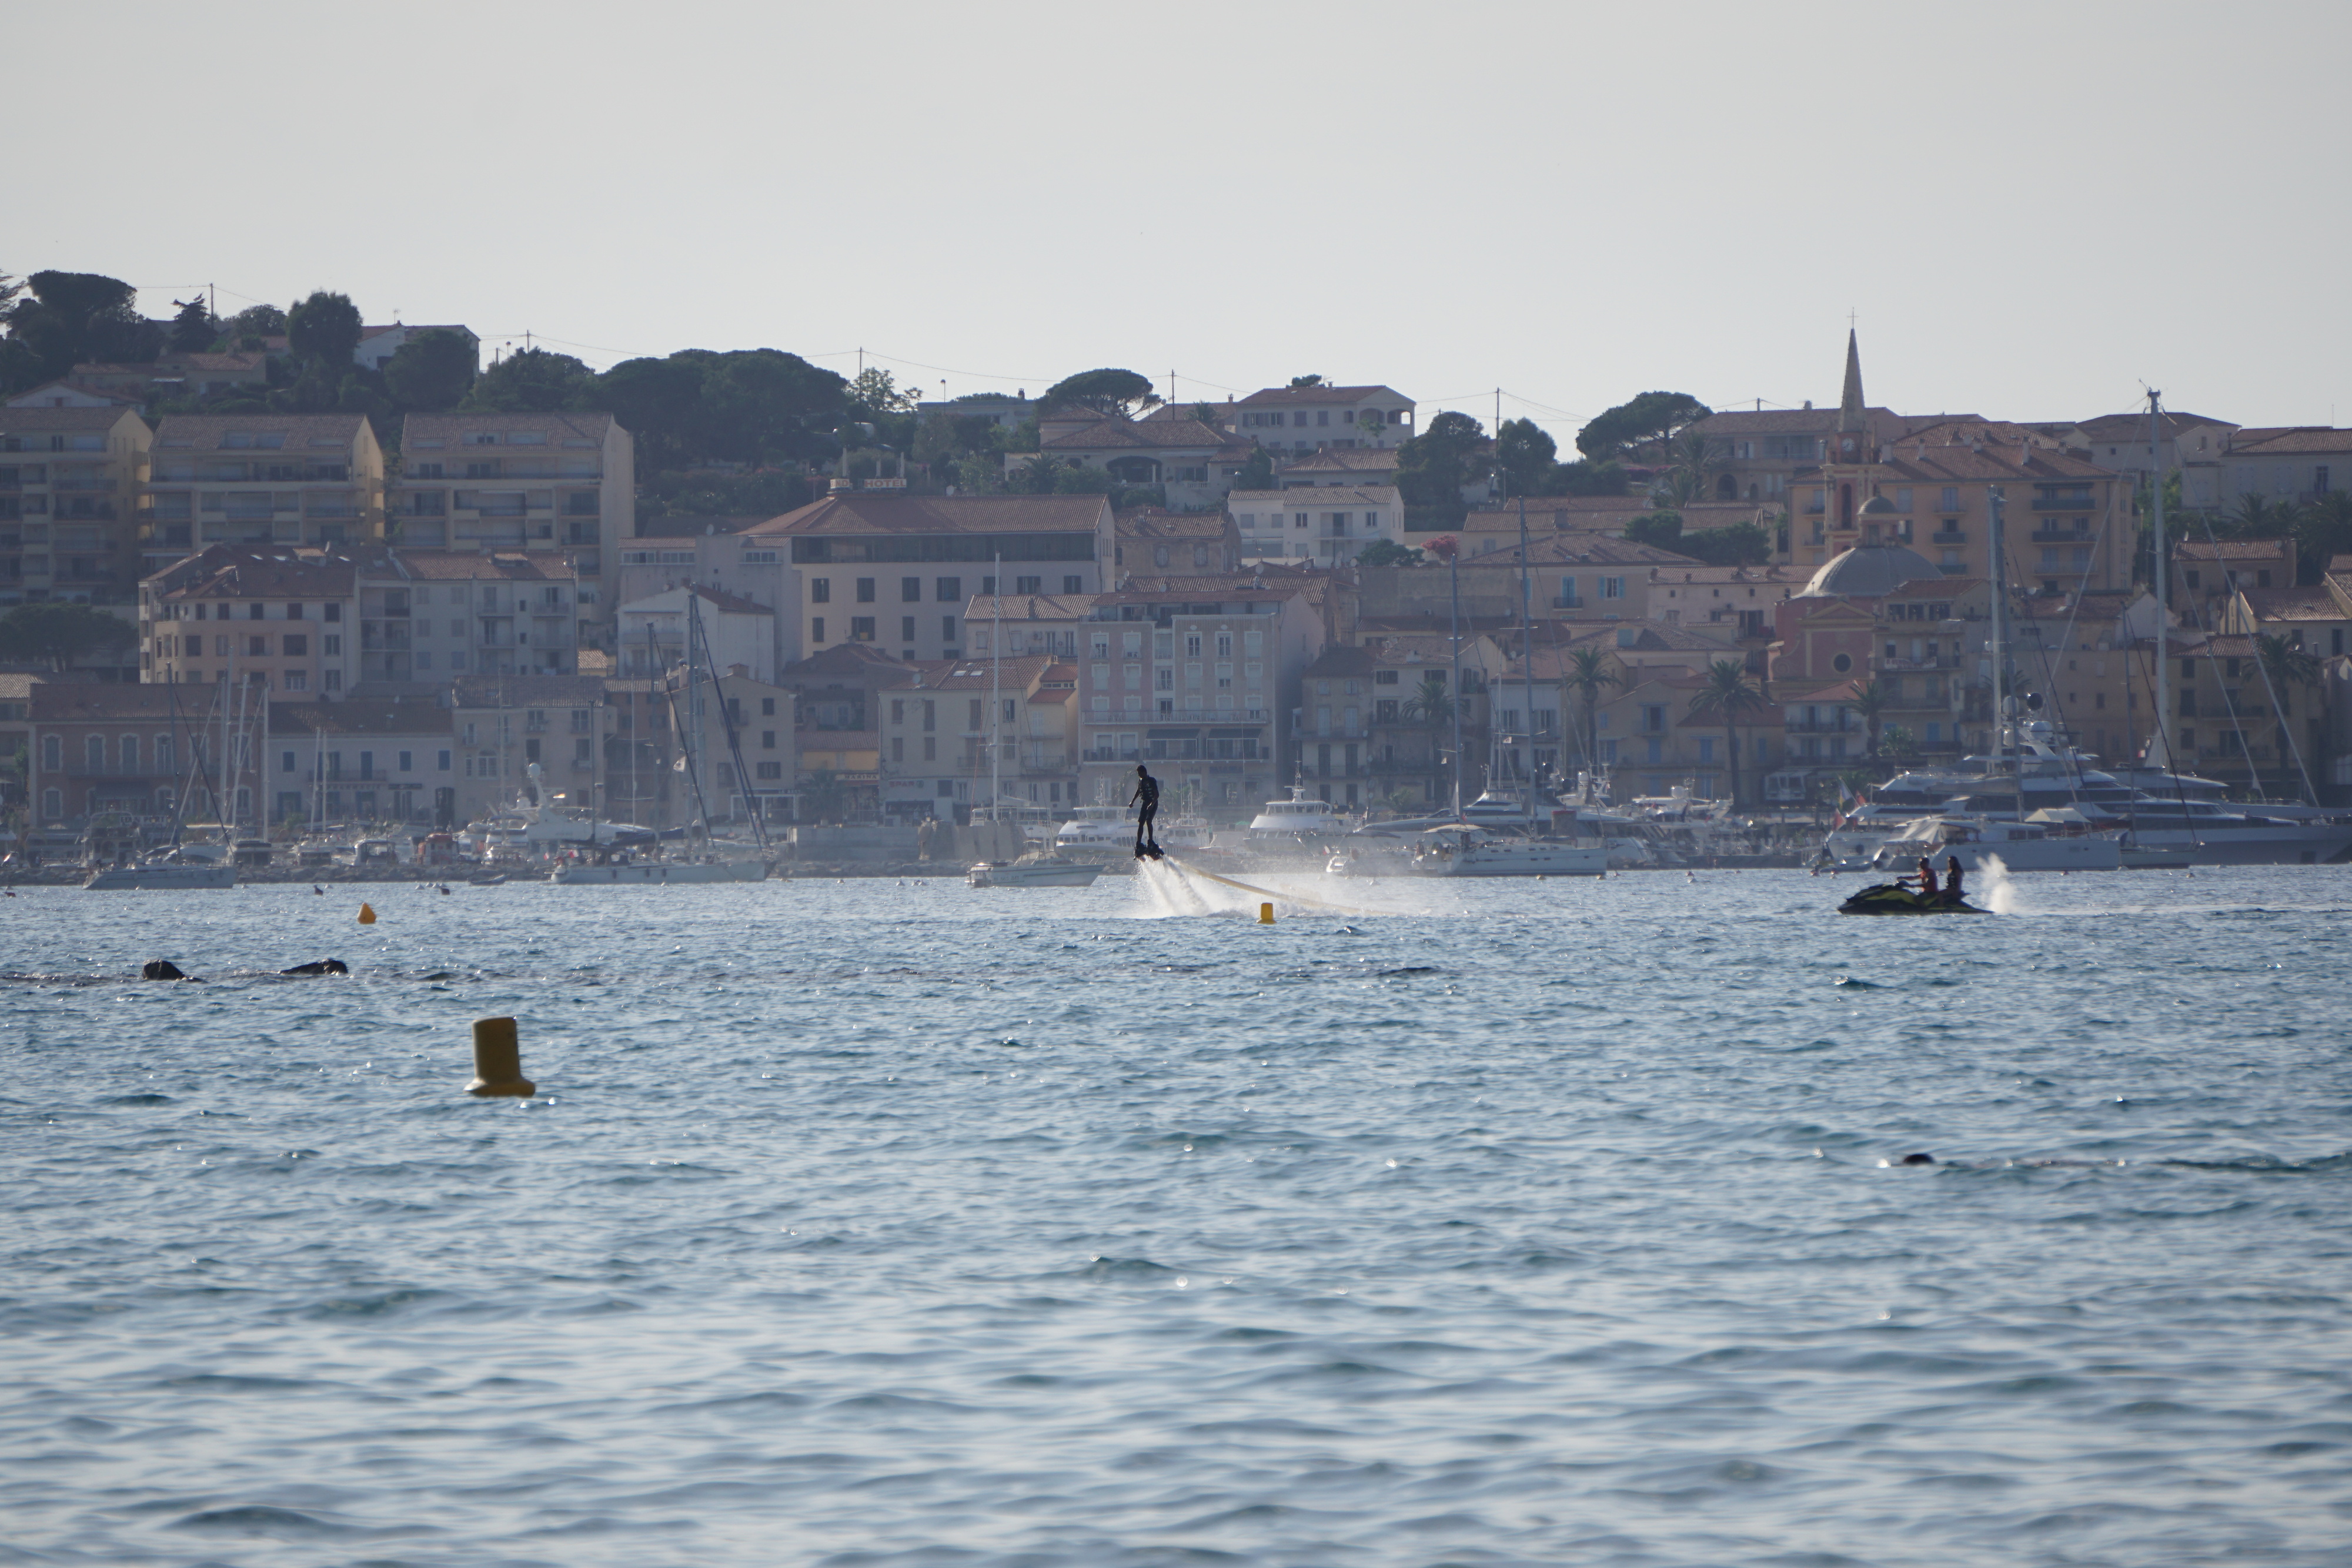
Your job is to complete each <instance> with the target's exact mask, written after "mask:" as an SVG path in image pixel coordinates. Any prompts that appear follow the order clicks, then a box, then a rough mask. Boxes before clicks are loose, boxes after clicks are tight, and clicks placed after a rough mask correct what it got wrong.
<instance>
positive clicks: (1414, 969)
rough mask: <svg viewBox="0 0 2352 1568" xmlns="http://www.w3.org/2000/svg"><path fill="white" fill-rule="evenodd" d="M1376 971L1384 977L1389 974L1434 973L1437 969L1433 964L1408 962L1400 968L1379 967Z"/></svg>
mask: <svg viewBox="0 0 2352 1568" xmlns="http://www.w3.org/2000/svg"><path fill="white" fill-rule="evenodd" d="M1377 972H1378V974H1379V975H1380V977H1381V978H1383V979H1385V978H1387V977H1389V976H1391V975H1434V974H1436V973H1437V972H1438V970H1437V966H1436V965H1434V964H1408V965H1406V966H1405V967H1403V968H1402V969H1381V970H1379V971H1377Z"/></svg>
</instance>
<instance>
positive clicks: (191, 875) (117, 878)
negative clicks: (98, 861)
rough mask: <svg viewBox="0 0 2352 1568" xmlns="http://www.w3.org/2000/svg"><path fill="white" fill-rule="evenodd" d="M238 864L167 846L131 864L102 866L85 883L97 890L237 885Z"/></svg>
mask: <svg viewBox="0 0 2352 1568" xmlns="http://www.w3.org/2000/svg"><path fill="white" fill-rule="evenodd" d="M82 886H83V887H85V888H87V889H89V890H90V891H91V892H94V893H128V892H140V893H185V892H190V891H193V890H195V889H199V888H215V887H235V886H236V866H234V865H232V864H230V863H229V862H226V861H214V860H199V859H196V858H194V857H192V856H188V855H184V854H182V853H181V852H179V851H177V850H165V851H163V852H160V853H158V854H154V855H151V856H149V857H148V858H147V859H145V860H143V861H139V862H135V863H133V864H131V865H112V866H103V867H101V868H100V869H99V870H97V871H95V872H92V873H90V876H89V881H87V882H85V883H82Z"/></svg>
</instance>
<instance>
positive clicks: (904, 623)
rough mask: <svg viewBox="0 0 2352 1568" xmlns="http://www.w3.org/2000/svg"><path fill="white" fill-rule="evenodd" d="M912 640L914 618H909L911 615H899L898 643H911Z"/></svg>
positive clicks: (913, 637)
mask: <svg viewBox="0 0 2352 1568" xmlns="http://www.w3.org/2000/svg"><path fill="white" fill-rule="evenodd" d="M914 640H915V618H914V617H913V616H911V615H901V616H899V617H898V641H900V642H901V643H911V642H913V641H914Z"/></svg>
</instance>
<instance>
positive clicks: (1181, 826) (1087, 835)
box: [1054, 806, 1211, 853]
mask: <svg viewBox="0 0 2352 1568" xmlns="http://www.w3.org/2000/svg"><path fill="white" fill-rule="evenodd" d="M1152 831H1153V833H1154V834H1155V835H1156V836H1157V838H1158V839H1159V841H1160V848H1162V849H1167V850H1197V849H1200V848H1202V846H1203V845H1205V844H1207V843H1208V841H1209V835H1210V831H1211V830H1210V827H1209V824H1208V821H1206V820H1205V819H1203V818H1201V817H1171V818H1170V819H1168V820H1167V821H1164V822H1155V823H1153V824H1152ZM1054 848H1055V850H1058V851H1069V850H1087V851H1094V852H1112V851H1116V852H1120V853H1126V852H1131V851H1132V850H1133V849H1134V848H1135V813H1134V811H1133V810H1132V809H1131V808H1129V807H1126V806H1080V807H1078V808H1077V809H1076V811H1074V812H1073V813H1072V815H1071V816H1070V819H1069V820H1068V821H1066V822H1064V823H1063V824H1062V825H1061V827H1060V828H1059V829H1058V830H1056V831H1055V834H1054Z"/></svg>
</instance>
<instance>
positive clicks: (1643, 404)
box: [1576, 392, 1715, 463]
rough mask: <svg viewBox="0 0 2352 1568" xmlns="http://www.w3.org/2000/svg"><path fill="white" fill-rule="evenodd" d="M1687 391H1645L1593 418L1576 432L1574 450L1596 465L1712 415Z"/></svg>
mask: <svg viewBox="0 0 2352 1568" xmlns="http://www.w3.org/2000/svg"><path fill="white" fill-rule="evenodd" d="M1714 412H1715V411H1714V410H1713V409H1710V408H1709V407H1707V406H1706V404H1705V403H1703V402H1699V401H1698V399H1696V398H1695V397H1693V396H1691V395H1690V393H1688V392H1643V393H1642V395H1641V396H1639V397H1636V398H1632V399H1629V400H1628V401H1626V402H1621V403H1619V404H1618V405H1617V406H1616V407H1615V408H1612V409H1610V410H1608V411H1606V412H1605V413H1601V414H1600V415H1598V416H1596V417H1595V418H1594V419H1593V420H1592V422H1591V423H1589V424H1587V425H1586V426H1585V427H1584V428H1583V429H1582V430H1580V431H1578V432H1577V433H1576V449H1577V450H1578V451H1579V452H1581V453H1583V454H1584V455H1585V456H1586V457H1588V458H1590V459H1591V460H1592V461H1593V462H1595V463H1601V462H1606V461H1607V460H1608V459H1610V458H1612V457H1622V456H1623V455H1626V454H1627V453H1629V452H1632V451H1633V450H1634V449H1635V448H1637V447H1640V446H1642V445H1643V444H1646V443H1648V442H1652V441H1664V440H1666V439H1667V438H1668V437H1670V436H1672V435H1673V434H1675V432H1676V431H1678V430H1680V429H1682V427H1683V426H1685V425H1686V424H1689V423H1692V422H1694V421H1696V420H1701V419H1705V418H1706V416H1707V415H1708V414H1710V413H1714Z"/></svg>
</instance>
